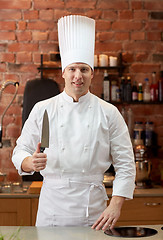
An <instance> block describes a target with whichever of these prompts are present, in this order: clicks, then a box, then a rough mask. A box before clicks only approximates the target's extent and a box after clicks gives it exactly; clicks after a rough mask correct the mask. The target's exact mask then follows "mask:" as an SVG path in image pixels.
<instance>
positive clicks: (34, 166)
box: [21, 110, 49, 172]
mask: <svg viewBox="0 0 163 240" xmlns="http://www.w3.org/2000/svg"><path fill="white" fill-rule="evenodd" d="M48 147H49V119H48V114H47V111H46V110H45V112H44V116H43V123H42V136H41V143H38V145H37V149H36V151H35V152H34V153H33V155H32V156H29V157H26V158H25V159H24V160H23V162H22V165H21V168H22V170H23V171H24V172H32V171H36V172H39V171H41V170H43V169H45V167H46V161H47V159H46V154H44V155H45V156H40V153H43V152H44V150H45V148H48Z"/></svg>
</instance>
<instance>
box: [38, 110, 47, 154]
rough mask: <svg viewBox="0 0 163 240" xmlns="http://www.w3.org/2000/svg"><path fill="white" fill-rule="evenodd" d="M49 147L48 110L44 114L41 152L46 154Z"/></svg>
mask: <svg viewBox="0 0 163 240" xmlns="http://www.w3.org/2000/svg"><path fill="white" fill-rule="evenodd" d="M48 147H49V118H48V113H47V110H45V112H44V116H43V122H42V136H41V147H40V152H44V150H45V148H48Z"/></svg>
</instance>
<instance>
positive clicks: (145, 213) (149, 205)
mask: <svg viewBox="0 0 163 240" xmlns="http://www.w3.org/2000/svg"><path fill="white" fill-rule="evenodd" d="M162 222H163V199H162V198H161V197H144V198H143V197H140V198H135V199H133V200H126V201H125V203H124V205H123V207H122V211H121V216H120V218H119V221H118V223H119V224H121V225H124V224H127V225H133V224H161V223H162Z"/></svg>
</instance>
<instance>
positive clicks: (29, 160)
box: [21, 143, 47, 172]
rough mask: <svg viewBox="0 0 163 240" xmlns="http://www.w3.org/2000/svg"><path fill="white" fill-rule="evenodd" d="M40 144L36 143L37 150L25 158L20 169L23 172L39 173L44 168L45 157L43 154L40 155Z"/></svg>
mask: <svg viewBox="0 0 163 240" xmlns="http://www.w3.org/2000/svg"><path fill="white" fill-rule="evenodd" d="M40 146H41V144H40V143H38V145H37V149H36V151H35V152H34V154H33V155H32V156H29V157H26V158H25V159H24V160H23V162H22V164H21V169H22V171H23V172H32V171H36V172H39V171H41V170H43V169H45V167H46V162H47V155H46V154H45V153H40Z"/></svg>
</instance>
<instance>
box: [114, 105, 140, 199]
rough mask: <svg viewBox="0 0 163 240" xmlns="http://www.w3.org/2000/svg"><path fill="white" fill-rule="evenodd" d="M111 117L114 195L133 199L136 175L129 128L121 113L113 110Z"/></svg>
mask: <svg viewBox="0 0 163 240" xmlns="http://www.w3.org/2000/svg"><path fill="white" fill-rule="evenodd" d="M111 116H112V117H111V121H110V128H109V129H110V130H109V131H110V136H111V137H110V151H111V155H112V159H113V166H114V169H115V173H116V175H115V180H114V182H113V194H112V195H113V196H123V197H126V198H128V199H132V198H133V192H134V189H135V175H136V170H135V161H134V153H133V146H132V143H131V139H130V135H129V132H128V127H127V125H126V123H125V121H124V119H123V117H122V115H121V114H120V112H119V111H118V110H117V109H116V108H113V113H112V114H111Z"/></svg>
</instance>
